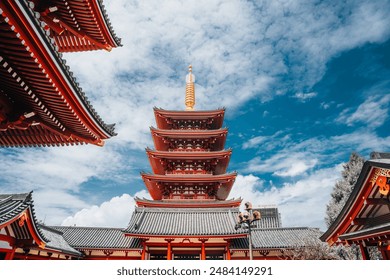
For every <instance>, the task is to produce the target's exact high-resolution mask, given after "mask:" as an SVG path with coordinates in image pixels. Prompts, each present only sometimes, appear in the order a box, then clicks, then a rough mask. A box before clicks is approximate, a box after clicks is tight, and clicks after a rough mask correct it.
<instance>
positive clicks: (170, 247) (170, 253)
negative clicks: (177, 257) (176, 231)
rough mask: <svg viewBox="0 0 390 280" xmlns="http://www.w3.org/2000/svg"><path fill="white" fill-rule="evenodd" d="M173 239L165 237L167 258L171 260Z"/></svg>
mask: <svg viewBox="0 0 390 280" xmlns="http://www.w3.org/2000/svg"><path fill="white" fill-rule="evenodd" d="M173 240H174V239H165V241H167V243H168V244H167V260H169V261H170V260H172V241H173Z"/></svg>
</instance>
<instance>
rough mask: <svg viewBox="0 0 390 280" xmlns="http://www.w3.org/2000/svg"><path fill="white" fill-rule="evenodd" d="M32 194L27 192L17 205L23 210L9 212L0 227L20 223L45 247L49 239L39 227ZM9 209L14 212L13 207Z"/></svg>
mask: <svg viewBox="0 0 390 280" xmlns="http://www.w3.org/2000/svg"><path fill="white" fill-rule="evenodd" d="M31 194H32V192H30V193H29V194H26V196H25V199H24V200H23V201H20V203H19V205H18V206H17V208H21V210H17V213H15V214H9V215H8V216H9V219H7V220H6V221H4V222H2V223H1V224H0V229H2V228H5V227H7V226H9V225H11V224H13V223H18V225H17V226H18V227H26V228H27V230H28V232H29V234H30V236H31V238H32V239H33V240H34V241H35V243H36V244H37V245H38V246H39V247H40V248H45V246H46V243H47V242H48V241H49V240H47V239H46V238H45V236H44V235H43V233H42V232H41V230H40V229H39V227H38V222H37V220H36V217H35V211H34V206H33V201H32V197H31ZM10 196H12V195H10ZM1 202H3V201H1ZM15 206H16V205H15ZM7 211H9V212H14V211H13V209H12V207H11V208H8V209H7Z"/></svg>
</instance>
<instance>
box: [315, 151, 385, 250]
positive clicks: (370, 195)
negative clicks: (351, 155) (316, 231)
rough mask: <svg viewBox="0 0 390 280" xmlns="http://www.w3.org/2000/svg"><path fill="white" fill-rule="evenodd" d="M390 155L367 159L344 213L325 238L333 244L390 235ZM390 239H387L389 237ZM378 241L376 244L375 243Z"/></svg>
mask: <svg viewBox="0 0 390 280" xmlns="http://www.w3.org/2000/svg"><path fill="white" fill-rule="evenodd" d="M389 195H390V154H381V156H380V158H373V159H370V160H367V161H366V162H365V163H364V164H363V168H362V171H361V173H360V175H359V178H358V180H357V182H356V184H355V186H354V188H353V190H352V192H351V194H350V196H349V198H348V200H347V202H346V203H345V205H344V207H343V208H342V210H341V212H340V214H339V215H338V216H337V218H336V219H335V221H334V222H333V223H332V224H331V225H330V226H329V228H328V230H327V231H326V232H325V233H324V234H323V235H322V236H321V240H322V241H327V242H328V243H329V244H333V243H338V242H348V243H359V242H363V241H364V242H365V244H366V245H367V246H369V245H370V242H374V244H375V242H378V240H381V238H385V239H386V238H387V240H388V236H389V235H390V207H389V206H390V202H389V199H388V198H389ZM386 236H387V237H386ZM375 240H376V241H375Z"/></svg>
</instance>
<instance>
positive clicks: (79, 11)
mask: <svg viewBox="0 0 390 280" xmlns="http://www.w3.org/2000/svg"><path fill="white" fill-rule="evenodd" d="M35 10H37V12H39V13H40V14H41V15H42V20H43V21H45V23H46V24H47V25H48V27H49V28H50V29H51V30H52V36H53V38H54V39H55V41H56V44H57V46H58V47H59V51H61V52H79V51H93V50H102V49H104V50H107V51H111V49H112V48H115V47H118V46H121V43H120V41H121V40H120V39H119V38H118V37H117V36H116V34H115V32H114V30H113V28H112V25H111V23H110V20H109V18H108V16H107V13H106V10H105V7H104V5H103V2H102V1H101V0H81V1H63V0H53V1H50V3H46V4H45V3H42V2H40V3H38V6H37V7H36V9H35Z"/></svg>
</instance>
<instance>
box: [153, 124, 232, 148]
mask: <svg viewBox="0 0 390 280" xmlns="http://www.w3.org/2000/svg"><path fill="white" fill-rule="evenodd" d="M150 130H151V133H152V137H153V142H154V146H155V148H156V150H159V151H170V150H173V149H174V150H178V149H179V148H180V147H179V146H178V145H180V144H182V145H183V147H182V150H183V151H185V150H186V143H185V142H189V141H190V142H194V143H193V145H192V144H189V145H191V146H192V148H191V149H188V150H191V151H193V150H195V151H196V147H197V146H196V145H198V147H199V149H200V150H207V151H208V150H210V151H220V150H223V149H224V146H225V142H226V136H227V133H228V129H227V128H221V129H215V130H165V129H157V128H154V127H151V128H150ZM180 140H181V141H184V142H183V143H180ZM198 142H199V143H198ZM205 143H207V147H205V146H204V145H205ZM202 144H203V147H202ZM194 145H195V146H194Z"/></svg>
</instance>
